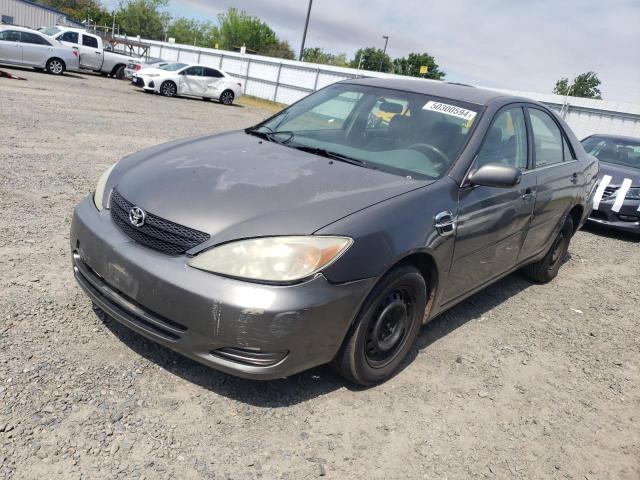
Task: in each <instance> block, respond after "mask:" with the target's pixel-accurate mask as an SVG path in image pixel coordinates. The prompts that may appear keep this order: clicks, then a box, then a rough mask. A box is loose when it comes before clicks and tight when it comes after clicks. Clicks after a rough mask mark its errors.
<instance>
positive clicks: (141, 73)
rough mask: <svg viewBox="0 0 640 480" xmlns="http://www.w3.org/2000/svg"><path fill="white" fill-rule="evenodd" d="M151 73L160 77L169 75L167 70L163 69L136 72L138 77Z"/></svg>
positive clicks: (147, 69)
mask: <svg viewBox="0 0 640 480" xmlns="http://www.w3.org/2000/svg"><path fill="white" fill-rule="evenodd" d="M151 73H157V74H160V75H164V74H165V73H169V72H168V71H167V70H162V69H161V68H152V67H148V68H141V69H140V70H138V71H137V72H136V75H149V74H151Z"/></svg>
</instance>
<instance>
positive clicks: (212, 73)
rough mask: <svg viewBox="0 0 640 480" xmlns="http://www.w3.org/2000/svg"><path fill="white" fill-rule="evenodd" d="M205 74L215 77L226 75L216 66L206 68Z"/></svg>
mask: <svg viewBox="0 0 640 480" xmlns="http://www.w3.org/2000/svg"><path fill="white" fill-rule="evenodd" d="M204 76H205V77H213V78H222V77H224V75H222V73H220V72H219V71H218V70H216V69H214V68H205V69H204Z"/></svg>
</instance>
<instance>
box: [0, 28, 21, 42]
mask: <svg viewBox="0 0 640 480" xmlns="http://www.w3.org/2000/svg"><path fill="white" fill-rule="evenodd" d="M0 40H4V41H6V42H19V41H20V32H17V31H15V30H5V31H4V32H0Z"/></svg>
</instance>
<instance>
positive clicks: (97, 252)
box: [71, 196, 373, 380]
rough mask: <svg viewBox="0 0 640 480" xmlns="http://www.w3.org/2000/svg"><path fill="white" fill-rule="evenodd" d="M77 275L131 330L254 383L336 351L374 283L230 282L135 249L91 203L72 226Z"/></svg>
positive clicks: (291, 371)
mask: <svg viewBox="0 0 640 480" xmlns="http://www.w3.org/2000/svg"><path fill="white" fill-rule="evenodd" d="M71 249H72V252H73V263H74V265H73V267H74V274H75V277H76V279H77V281H78V283H79V284H80V286H81V287H82V288H83V289H84V290H85V292H86V293H87V295H88V296H89V297H90V298H91V299H92V300H93V302H95V303H96V304H97V305H98V306H99V307H100V308H101V309H103V310H104V311H106V312H107V313H108V314H109V315H110V316H111V317H113V318H114V319H116V320H117V321H119V322H120V323H122V324H124V325H126V326H128V327H129V328H131V329H132V330H135V331H136V332H138V333H140V334H142V335H144V336H145V337H147V338H149V339H151V340H154V341H156V342H158V343H160V344H162V345H165V346H167V347H169V348H170V349H172V350H175V351H177V352H179V353H181V354H183V355H185V356H187V357H190V358H192V359H194V360H196V361H198V362H201V363H203V364H205V365H208V366H210V367H213V368H216V369H218V370H222V371H225V372H228V373H231V374H234V375H238V376H241V377H245V378H253V379H264V380H268V379H273V378H281V377H285V376H289V375H292V374H294V373H297V372H300V371H302V370H306V369H308V368H311V367H313V366H316V365H321V364H324V363H327V362H329V361H330V360H331V359H332V358H333V357H334V356H335V354H336V353H337V351H338V349H339V348H340V345H341V344H342V341H343V339H344V337H345V335H346V333H347V330H348V328H349V326H350V324H351V321H352V320H353V318H355V316H356V314H357V312H358V309H359V307H360V305H361V302H362V301H363V300H364V298H365V296H366V294H367V292H368V291H369V289H370V288H371V286H372V284H373V279H365V280H359V281H356V282H350V283H347V284H340V285H336V284H331V283H330V282H328V281H327V280H326V279H325V278H324V277H323V276H322V275H319V276H316V277H315V278H313V279H312V280H309V281H307V282H304V283H301V284H297V285H290V286H270V285H261V284H255V283H250V282H243V281H239V280H233V279H228V278H224V277H221V276H218V275H214V274H210V273H206V272H202V271H200V270H196V269H193V268H191V267H189V266H188V265H187V264H186V259H187V257H186V256H184V255H182V256H167V255H164V254H162V253H159V252H156V251H154V250H151V249H148V248H146V247H144V246H141V245H140V244H138V243H135V242H134V241H133V240H131V239H130V238H129V237H128V236H126V235H125V234H124V233H123V232H122V231H121V230H120V229H119V228H118V227H117V226H116V225H115V224H114V223H113V222H112V220H111V216H110V214H109V211H108V210H103V211H102V212H98V211H97V210H96V208H95V206H94V205H93V201H92V199H91V197H90V196H89V197H87V198H85V199H84V200H82V201H81V202H80V204H78V206H77V207H76V210H75V212H74V216H73V222H72V226H71Z"/></svg>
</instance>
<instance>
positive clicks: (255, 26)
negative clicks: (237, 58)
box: [218, 7, 278, 53]
mask: <svg viewBox="0 0 640 480" xmlns="http://www.w3.org/2000/svg"><path fill="white" fill-rule="evenodd" d="M218 22H219V23H220V26H219V27H218V31H219V39H218V42H219V44H220V47H221V48H224V49H227V50H233V49H235V48H238V47H240V46H242V45H245V46H246V47H247V49H249V50H254V51H256V52H258V53H264V52H265V51H267V50H268V49H269V48H273V47H274V46H275V45H276V44H277V42H278V40H277V38H276V34H275V32H274V31H273V30H272V29H271V28H270V27H269V25H267V24H266V23H264V22H263V21H262V20H260V19H259V18H257V17H252V16H251V15H249V14H247V12H244V11H239V10H237V9H235V8H233V7H232V8H229V9H228V10H227V11H226V12H225V13H221V14H220V15H218Z"/></svg>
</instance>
